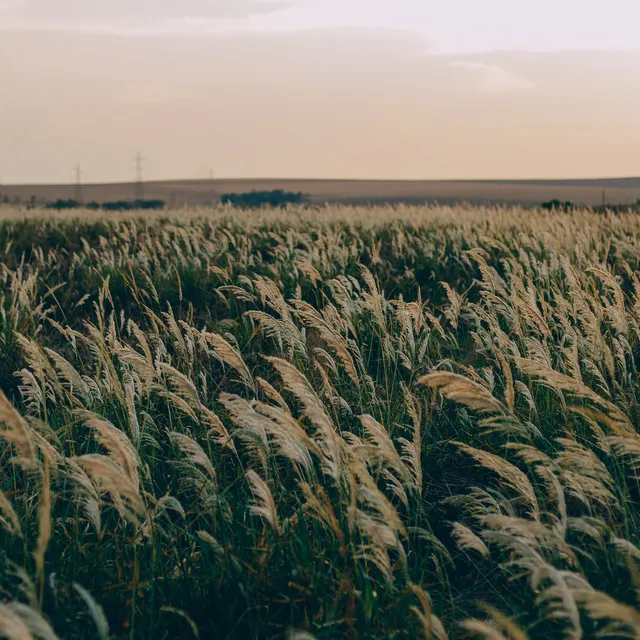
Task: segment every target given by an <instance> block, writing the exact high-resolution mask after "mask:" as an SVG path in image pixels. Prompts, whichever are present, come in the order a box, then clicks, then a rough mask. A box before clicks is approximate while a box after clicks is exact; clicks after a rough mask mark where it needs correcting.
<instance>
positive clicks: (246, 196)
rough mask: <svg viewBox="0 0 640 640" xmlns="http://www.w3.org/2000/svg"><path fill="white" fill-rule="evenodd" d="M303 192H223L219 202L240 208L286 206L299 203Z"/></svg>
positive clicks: (278, 190) (301, 200) (302, 198)
mask: <svg viewBox="0 0 640 640" xmlns="http://www.w3.org/2000/svg"><path fill="white" fill-rule="evenodd" d="M303 201H304V194H302V193H294V192H291V191H283V190H282V189H274V190H273V191H250V192H248V193H223V194H222V195H221V196H220V202H222V203H223V204H230V205H232V206H234V207H239V208H242V209H258V208H260V207H286V206H287V205H288V204H300V203H301V202H303Z"/></svg>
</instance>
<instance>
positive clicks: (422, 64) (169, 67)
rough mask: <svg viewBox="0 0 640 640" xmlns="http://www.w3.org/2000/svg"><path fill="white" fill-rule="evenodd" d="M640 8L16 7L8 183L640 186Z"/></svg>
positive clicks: (566, 1)
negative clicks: (603, 180) (623, 179)
mask: <svg viewBox="0 0 640 640" xmlns="http://www.w3.org/2000/svg"><path fill="white" fill-rule="evenodd" d="M638 25H640V3H637V2H635V1H634V0H608V1H607V2H604V1H603V0H535V2H534V1H533V0H297V1H293V0H290V1H288V0H0V181H1V182H3V183H5V184H7V183H36V182H54V183H55V182H68V181H69V180H70V179H71V176H72V170H73V168H74V167H75V166H76V165H77V164H80V166H81V169H82V176H83V180H84V181H88V182H103V181H120V180H131V179H132V178H133V176H134V156H135V154H136V153H137V152H140V153H141V154H142V155H143V156H144V158H145V164H144V170H145V178H147V179H172V178H205V177H208V176H210V175H211V174H212V173H213V175H214V176H218V177H238V178H242V177H248V178H252V177H275V178H278V177H281V178H285V177H287V178H295V177H300V178H371V179H385V178H386V179H482V178H485V179H506V178H579V177H618V176H632V175H634V176H637V175H640V81H639V80H638V79H640V38H638V36H637V34H638Z"/></svg>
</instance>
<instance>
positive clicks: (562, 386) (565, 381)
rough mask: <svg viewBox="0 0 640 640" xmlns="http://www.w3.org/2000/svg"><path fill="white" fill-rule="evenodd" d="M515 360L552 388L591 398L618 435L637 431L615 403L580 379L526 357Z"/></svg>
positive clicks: (577, 396)
mask: <svg viewBox="0 0 640 640" xmlns="http://www.w3.org/2000/svg"><path fill="white" fill-rule="evenodd" d="M514 362H515V364H516V366H517V367H518V368H519V369H520V370H521V371H522V372H523V373H524V374H526V375H530V376H533V377H536V378H541V379H542V380H543V381H544V382H545V383H546V384H547V385H549V386H550V387H551V388H553V389H557V390H559V391H564V392H567V393H570V394H571V395H573V396H574V397H576V398H580V399H583V400H590V401H591V402H593V403H594V404H596V405H598V406H599V407H600V408H601V409H603V410H605V411H606V412H607V413H608V415H609V418H610V423H609V426H610V427H611V428H612V429H613V430H614V431H615V433H616V435H622V436H626V435H630V434H633V433H635V431H634V430H633V427H632V425H631V423H630V422H629V418H628V417H627V416H626V415H625V414H624V413H623V412H622V411H621V410H620V409H619V408H618V407H617V406H616V405H615V404H613V403H612V402H609V401H608V400H605V399H604V398H602V397H601V396H600V395H598V394H597V393H596V392H595V391H593V390H592V389H590V388H589V387H588V386H586V385H585V384H584V383H582V382H580V381H579V380H576V379H575V378H571V377H570V376H567V375H565V374H563V373H559V372H557V371H554V370H553V369H551V368H550V367H547V366H545V365H543V364H541V363H539V362H535V361H533V360H528V359H526V358H514Z"/></svg>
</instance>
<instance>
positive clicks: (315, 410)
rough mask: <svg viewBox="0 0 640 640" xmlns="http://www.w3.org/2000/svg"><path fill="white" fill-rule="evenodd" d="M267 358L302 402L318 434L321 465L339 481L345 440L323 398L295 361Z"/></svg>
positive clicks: (316, 438) (286, 385) (288, 388)
mask: <svg viewBox="0 0 640 640" xmlns="http://www.w3.org/2000/svg"><path fill="white" fill-rule="evenodd" d="M267 361H268V362H269V363H270V364H271V365H272V366H273V367H274V369H275V370H276V371H277V372H278V374H279V375H280V377H281V379H282V381H283V383H284V386H285V388H286V389H287V390H288V391H289V392H290V393H292V394H293V395H294V396H296V397H297V398H298V400H299V401H300V402H301V404H302V406H303V408H304V411H305V413H306V414H307V416H308V417H309V419H310V420H311V423H312V424H313V426H314V427H315V428H316V429H317V433H318V435H317V437H315V438H314V440H316V443H317V444H318V446H319V448H320V450H321V452H322V464H323V468H324V470H325V472H326V473H328V474H329V475H330V476H331V477H332V478H333V479H334V481H335V482H336V483H339V482H340V478H341V477H342V465H343V458H344V441H343V440H342V438H341V437H340V436H339V434H338V433H337V432H336V429H335V426H334V424H333V423H332V421H331V419H330V418H329V416H328V415H327V413H326V411H325V408H324V407H323V405H322V402H321V401H320V399H319V398H318V396H317V394H316V392H315V391H314V390H313V388H312V387H311V385H310V383H309V381H308V380H307V378H306V377H305V376H304V375H303V374H302V373H301V372H300V371H298V369H296V367H295V366H294V365H292V364H291V363H289V362H287V361H286V360H282V359H281V358H273V357H270V358H267Z"/></svg>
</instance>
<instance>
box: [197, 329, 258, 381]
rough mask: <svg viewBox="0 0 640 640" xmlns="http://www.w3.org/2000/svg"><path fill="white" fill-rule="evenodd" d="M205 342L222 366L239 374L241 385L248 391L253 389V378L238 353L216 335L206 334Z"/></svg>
mask: <svg viewBox="0 0 640 640" xmlns="http://www.w3.org/2000/svg"><path fill="white" fill-rule="evenodd" d="M205 340H206V341H207V343H208V344H210V345H211V347H212V348H213V351H214V352H215V354H216V355H217V356H218V358H219V359H220V360H221V361H222V362H223V363H224V364H226V365H227V366H228V367H230V368H231V369H233V370H234V371H236V373H238V374H240V378H241V380H242V382H243V384H244V385H245V386H246V387H247V388H248V389H253V388H254V387H255V383H254V380H253V376H252V375H251V372H250V371H249V368H248V367H247V365H246V363H245V361H244V360H243V358H242V356H241V355H240V352H239V351H238V350H237V349H236V348H235V347H233V346H232V345H231V344H229V342H228V341H227V340H225V338H223V337H222V336H221V335H218V334H217V333H206V334H205Z"/></svg>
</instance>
